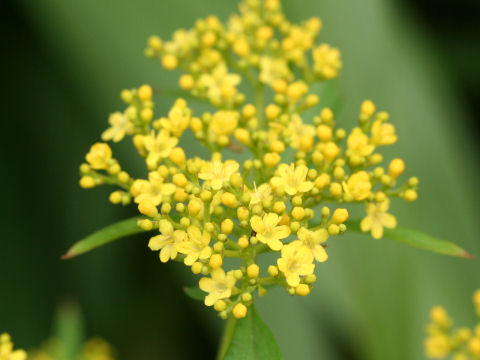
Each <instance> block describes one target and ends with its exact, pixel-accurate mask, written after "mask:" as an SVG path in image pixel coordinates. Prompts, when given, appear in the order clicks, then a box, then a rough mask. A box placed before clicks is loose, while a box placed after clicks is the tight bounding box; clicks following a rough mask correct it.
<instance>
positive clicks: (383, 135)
mask: <svg viewBox="0 0 480 360" xmlns="http://www.w3.org/2000/svg"><path fill="white" fill-rule="evenodd" d="M371 132H372V139H371V141H372V144H374V145H377V146H379V145H392V144H394V143H395V142H396V141H397V135H396V134H395V126H393V125H392V124H385V123H383V122H382V121H380V120H377V121H374V123H373V124H372V129H371Z"/></svg>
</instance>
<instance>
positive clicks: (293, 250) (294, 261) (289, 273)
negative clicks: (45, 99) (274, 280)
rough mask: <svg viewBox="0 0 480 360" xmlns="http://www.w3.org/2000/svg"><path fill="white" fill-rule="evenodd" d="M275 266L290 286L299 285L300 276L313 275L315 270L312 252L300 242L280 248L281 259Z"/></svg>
mask: <svg viewBox="0 0 480 360" xmlns="http://www.w3.org/2000/svg"><path fill="white" fill-rule="evenodd" d="M277 264H278V269H279V270H280V271H281V272H282V273H283V274H284V275H285V278H286V279H287V284H288V285H290V286H297V285H298V284H300V276H305V275H310V274H313V270H314V269H315V264H314V263H313V254H312V251H311V250H310V249H309V248H308V247H306V246H305V245H303V242H302V241H300V240H296V241H294V242H292V243H290V244H288V245H285V246H284V247H283V248H282V257H281V258H280V259H278V260H277Z"/></svg>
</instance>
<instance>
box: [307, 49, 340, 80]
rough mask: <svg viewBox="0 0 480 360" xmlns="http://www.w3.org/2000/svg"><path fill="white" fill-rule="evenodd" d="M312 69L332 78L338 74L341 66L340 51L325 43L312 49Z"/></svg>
mask: <svg viewBox="0 0 480 360" xmlns="http://www.w3.org/2000/svg"><path fill="white" fill-rule="evenodd" d="M313 62H314V65H313V70H314V71H315V73H317V74H318V75H319V76H321V77H323V78H325V79H332V78H334V77H336V76H337V75H338V72H339V70H340V69H341V67H342V62H341V60H340V51H339V50H338V49H335V48H332V47H330V45H327V44H321V45H320V46H319V47H317V48H316V49H314V50H313Z"/></svg>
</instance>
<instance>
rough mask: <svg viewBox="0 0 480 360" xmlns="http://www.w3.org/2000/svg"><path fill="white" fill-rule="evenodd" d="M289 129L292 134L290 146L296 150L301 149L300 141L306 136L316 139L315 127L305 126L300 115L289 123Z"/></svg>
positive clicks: (293, 117)
mask: <svg viewBox="0 0 480 360" xmlns="http://www.w3.org/2000/svg"><path fill="white" fill-rule="evenodd" d="M288 129H289V130H290V132H291V138H290V146H291V147H292V148H294V149H298V148H299V147H300V141H301V139H302V138H304V137H305V136H309V137H312V138H313V137H314V136H315V127H314V126H313V125H308V124H304V123H303V122H302V118H301V117H300V116H299V115H298V114H294V115H293V116H292V119H291V120H290V122H289V123H288Z"/></svg>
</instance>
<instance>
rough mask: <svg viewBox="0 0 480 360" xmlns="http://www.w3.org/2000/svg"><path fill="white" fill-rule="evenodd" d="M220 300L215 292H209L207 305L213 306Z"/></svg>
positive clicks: (206, 298)
mask: <svg viewBox="0 0 480 360" xmlns="http://www.w3.org/2000/svg"><path fill="white" fill-rule="evenodd" d="M217 300H218V297H217V296H216V295H215V294H208V295H207V296H205V305H207V306H212V305H213V304H215V303H216V302H217Z"/></svg>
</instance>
